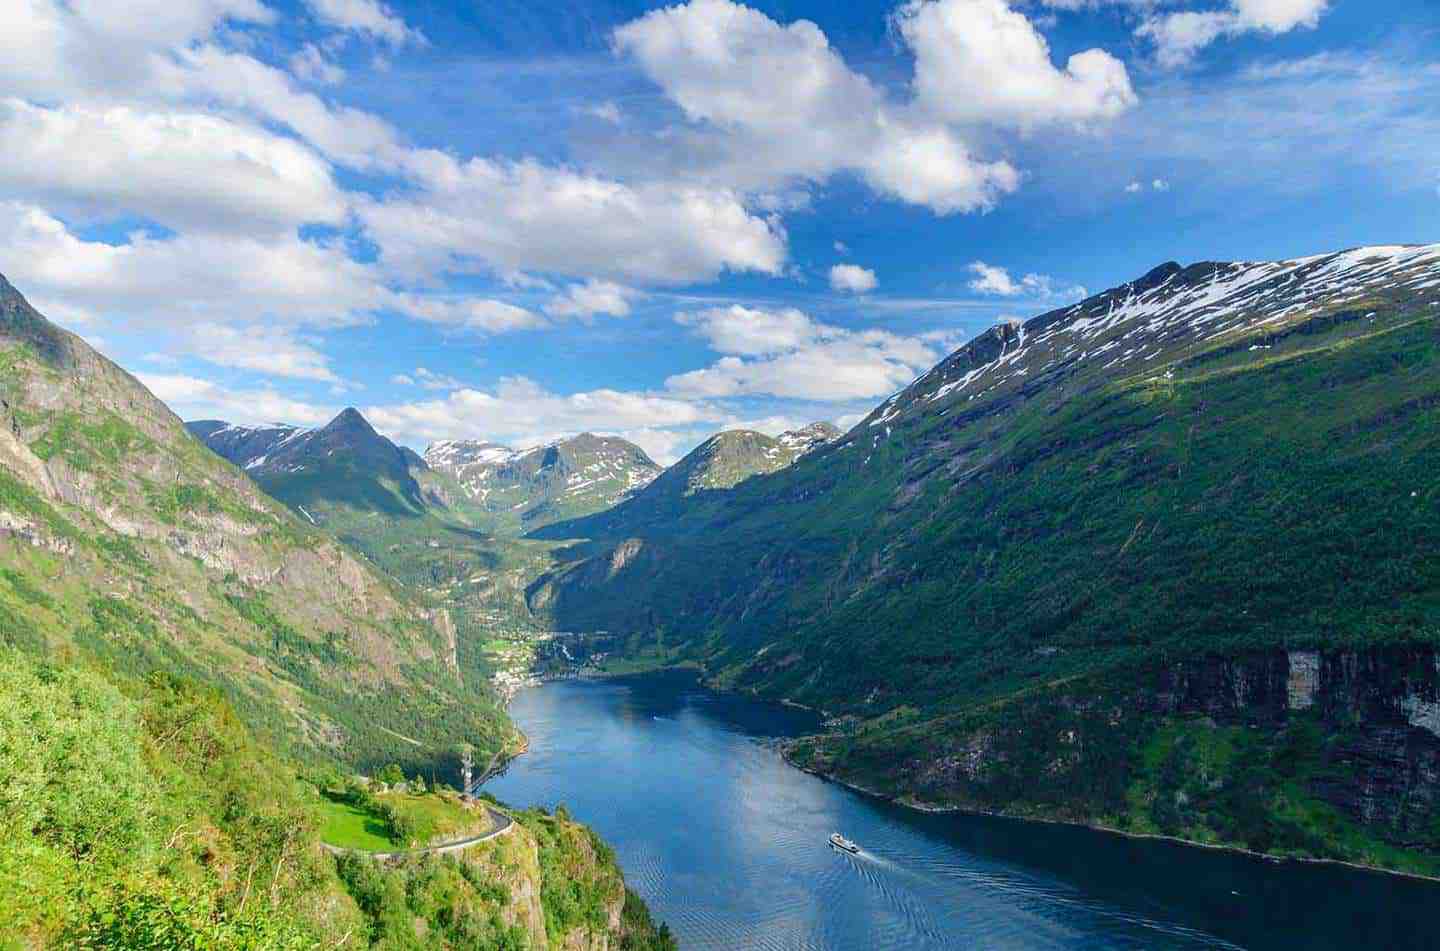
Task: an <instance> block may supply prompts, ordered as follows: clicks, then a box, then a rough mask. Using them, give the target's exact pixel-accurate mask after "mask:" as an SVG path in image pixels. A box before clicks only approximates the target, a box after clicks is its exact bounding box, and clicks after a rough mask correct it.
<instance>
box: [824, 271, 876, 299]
mask: <svg viewBox="0 0 1440 951" xmlns="http://www.w3.org/2000/svg"><path fill="white" fill-rule="evenodd" d="M878 284H879V282H878V281H877V280H875V272H874V271H871V270H868V269H866V268H863V267H860V266H859V265H858V264H837V265H835V266H834V267H832V268H831V269H830V288H831V290H835V291H845V292H848V293H851V294H868V293H869V292H870V291H873V290H874V289H875V288H876V287H877V286H878Z"/></svg>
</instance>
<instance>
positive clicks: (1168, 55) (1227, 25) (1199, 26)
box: [1136, 0, 1330, 66]
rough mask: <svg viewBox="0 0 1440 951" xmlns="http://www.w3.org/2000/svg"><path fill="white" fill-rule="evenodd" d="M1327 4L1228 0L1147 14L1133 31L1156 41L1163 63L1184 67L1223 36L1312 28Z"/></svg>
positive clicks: (1315, 0) (1319, 0) (1321, 1)
mask: <svg viewBox="0 0 1440 951" xmlns="http://www.w3.org/2000/svg"><path fill="white" fill-rule="evenodd" d="M1329 5H1330V4H1329V0H1230V3H1229V5H1228V6H1227V7H1224V8H1222V9H1218V10H1180V11H1176V12H1171V13H1163V14H1157V15H1154V16H1151V17H1148V18H1147V19H1146V20H1145V21H1144V22H1143V23H1142V24H1141V25H1140V27H1139V28H1138V29H1137V30H1136V33H1137V34H1138V35H1140V36H1143V37H1145V38H1147V39H1149V40H1151V41H1152V42H1153V43H1154V44H1155V54H1156V57H1157V59H1159V61H1160V63H1161V64H1162V65H1165V66H1183V65H1185V64H1186V63H1188V62H1190V61H1191V60H1192V59H1194V57H1195V55H1196V54H1197V53H1198V52H1199V51H1200V50H1202V49H1204V48H1205V47H1206V46H1208V45H1210V44H1211V43H1213V42H1214V41H1215V40H1217V39H1219V38H1220V37H1223V36H1238V35H1240V34H1244V33H1265V34H1270V35H1276V34H1280V33H1288V32H1290V31H1291V30H1296V29H1311V28H1314V27H1315V26H1317V25H1318V24H1319V22H1320V17H1321V16H1323V15H1324V13H1325V11H1326V10H1327V9H1328V7H1329Z"/></svg>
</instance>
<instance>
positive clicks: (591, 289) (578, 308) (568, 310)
mask: <svg viewBox="0 0 1440 951" xmlns="http://www.w3.org/2000/svg"><path fill="white" fill-rule="evenodd" d="M639 294H640V292H639V291H637V290H635V289H634V288H632V287H626V286H625V285H623V284H616V283H615V282H614V281H586V282H585V283H583V284H571V285H570V286H569V287H567V288H565V290H564V291H563V292H562V293H560V294H557V295H555V296H554V297H553V298H551V299H550V302H549V303H548V304H546V305H545V313H547V314H549V315H551V316H552V317H592V316H594V315H596V314H608V315H610V316H612V317H625V316H627V315H628V314H629V313H630V302H631V301H632V300H634V299H635V298H636V297H638V296H639Z"/></svg>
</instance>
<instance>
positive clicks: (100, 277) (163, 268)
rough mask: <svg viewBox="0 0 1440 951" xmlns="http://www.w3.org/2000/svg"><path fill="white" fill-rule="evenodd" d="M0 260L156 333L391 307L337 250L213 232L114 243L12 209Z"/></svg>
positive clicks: (347, 320)
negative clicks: (202, 325)
mask: <svg viewBox="0 0 1440 951" xmlns="http://www.w3.org/2000/svg"><path fill="white" fill-rule="evenodd" d="M0 261H4V262H5V267H6V273H7V275H8V276H10V277H11V279H12V281H13V283H15V284H16V285H17V286H19V287H21V288H23V289H25V290H26V291H27V292H32V291H33V292H34V293H35V294H36V295H37V296H40V297H42V298H46V299H63V300H66V301H68V302H69V303H70V304H71V305H72V306H75V307H80V308H84V309H85V310H87V311H89V312H90V313H92V314H96V315H103V316H113V317H123V318H125V319H126V320H127V321H129V322H132V323H141V324H149V325H151V326H175V325H185V324H193V323H200V322H206V321H209V322H239V323H252V322H254V321H255V320H256V319H259V318H264V319H270V320H280V321H284V322H288V323H292V324H295V323H307V324H312V325H315V326H341V325H347V324H356V323H363V322H365V320H366V319H368V318H367V317H366V316H365V314H366V312H368V311H369V310H372V309H374V308H377V307H381V306H383V305H384V303H385V292H384V289H383V288H381V287H380V286H379V285H377V284H376V283H375V280H374V277H373V275H372V274H371V273H370V271H369V269H368V268H367V267H366V265H363V264H361V263H359V262H357V261H354V260H353V259H351V258H350V257H349V256H348V255H347V254H346V253H345V252H344V250H343V249H342V248H340V247H337V246H335V245H329V244H320V243H315V242H309V241H302V240H300V239H299V238H298V237H296V236H294V235H282V236H276V237H271V238H266V239H263V240H262V239H257V238H252V237H249V236H235V235H216V234H205V233H186V234H180V235H176V236H174V237H167V238H154V237H150V236H148V235H145V234H141V233H137V234H133V235H131V236H130V238H129V240H128V242H126V243H124V244H108V243H106V242H103V241H90V240H86V239H84V238H81V237H79V236H77V235H76V234H74V233H73V232H72V231H71V230H70V229H69V228H68V227H67V226H66V225H65V223H64V222H62V221H61V220H59V219H58V218H55V217H54V216H52V215H50V214H49V213H47V212H46V211H44V210H43V209H41V208H38V207H36V206H34V205H29V204H25V203H22V202H13V201H12V202H0Z"/></svg>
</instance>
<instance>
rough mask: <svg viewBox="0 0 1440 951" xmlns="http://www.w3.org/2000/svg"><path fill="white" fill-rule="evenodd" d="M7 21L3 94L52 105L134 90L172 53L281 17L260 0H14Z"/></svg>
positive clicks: (1, 53) (1, 35)
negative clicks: (223, 30) (229, 27)
mask: <svg viewBox="0 0 1440 951" xmlns="http://www.w3.org/2000/svg"><path fill="white" fill-rule="evenodd" d="M4 17H5V19H4V29H0V89H4V90H5V91H7V92H8V93H10V94H12V95H21V96H26V97H28V98H32V99H36V100H40V101H47V102H48V101H54V100H56V99H57V98H60V97H65V96H70V95H75V94H77V93H81V92H98V93H102V94H104V93H112V94H113V92H115V91H117V90H129V89H135V88H137V87H139V86H141V85H143V84H144V83H145V82H146V81H147V80H148V78H149V77H150V76H151V74H152V71H153V69H154V68H155V65H156V62H157V60H158V58H159V56H160V54H162V53H164V52H165V51H167V50H172V49H177V48H181V47H185V46H188V45H190V44H191V43H193V42H195V41H197V40H202V39H205V38H207V37H209V36H210V35H211V34H212V33H214V32H215V31H216V29H217V28H218V27H220V26H221V25H222V24H225V23H227V22H243V23H258V24H264V23H271V22H273V21H274V19H275V13H274V11H272V10H271V9H270V8H269V7H267V6H265V4H263V3H261V2H260V0H125V2H123V3H122V2H106V0H79V2H69V3H67V2H64V0H18V2H15V0H12V2H10V3H8V4H7V5H6V9H5V14H4Z"/></svg>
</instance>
